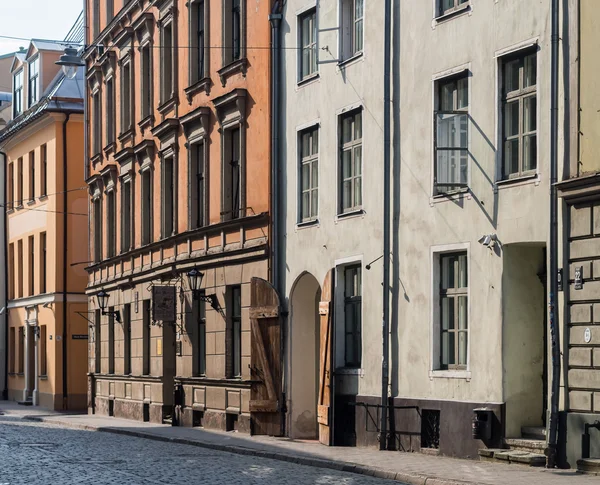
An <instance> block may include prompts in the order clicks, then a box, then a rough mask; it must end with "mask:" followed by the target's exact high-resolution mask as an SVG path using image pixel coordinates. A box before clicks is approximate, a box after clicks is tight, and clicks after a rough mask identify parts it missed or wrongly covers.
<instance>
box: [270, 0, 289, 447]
mask: <svg viewBox="0 0 600 485" xmlns="http://www.w3.org/2000/svg"><path fill="white" fill-rule="evenodd" d="M281 10H282V7H281V4H280V2H279V1H276V2H275V3H274V5H273V9H272V11H271V13H270V14H269V22H270V23H271V197H272V198H271V217H272V226H271V227H272V231H271V260H272V271H273V273H272V275H273V286H274V287H275V290H276V292H277V294H278V295H279V302H280V307H281V308H280V312H281V331H280V344H279V345H280V347H279V348H280V350H281V351H280V368H281V388H282V390H283V391H282V396H281V404H280V416H281V427H280V429H281V435H282V436H285V420H286V413H287V406H286V404H287V402H286V392H285V385H286V375H285V374H286V373H285V355H284V354H285V352H284V349H285V328H286V320H287V310H286V309H285V308H286V305H285V288H284V285H283V277H282V272H281V268H282V267H283V266H282V264H281V259H282V256H281V255H282V251H281V245H282V241H283V238H282V237H281V230H282V224H281V220H280V217H281V216H280V212H281V211H280V206H281V204H282V201H281V192H280V187H281V184H280V179H281V167H280V163H281V160H280V156H279V136H280V134H279V120H280V118H281V113H280V109H281V106H280V99H279V98H280V81H281V79H280V77H281V55H280V50H281V44H280V27H281V20H282V19H283V14H282V13H281Z"/></svg>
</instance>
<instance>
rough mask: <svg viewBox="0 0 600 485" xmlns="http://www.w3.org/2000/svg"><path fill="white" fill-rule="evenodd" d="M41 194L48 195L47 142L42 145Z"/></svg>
mask: <svg viewBox="0 0 600 485" xmlns="http://www.w3.org/2000/svg"><path fill="white" fill-rule="evenodd" d="M40 171H41V173H40V195H41V196H45V195H48V150H47V148H46V144H43V145H42V146H41V147H40Z"/></svg>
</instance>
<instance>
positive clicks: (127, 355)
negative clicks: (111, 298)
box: [123, 303, 131, 374]
mask: <svg viewBox="0 0 600 485" xmlns="http://www.w3.org/2000/svg"><path fill="white" fill-rule="evenodd" d="M123 374H131V305H130V304H129V303H127V304H126V305H124V306H123Z"/></svg>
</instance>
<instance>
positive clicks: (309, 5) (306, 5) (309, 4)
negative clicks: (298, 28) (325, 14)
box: [294, 0, 317, 17]
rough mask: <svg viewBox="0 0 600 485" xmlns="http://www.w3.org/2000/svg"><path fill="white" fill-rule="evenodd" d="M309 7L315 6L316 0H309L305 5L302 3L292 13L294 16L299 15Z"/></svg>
mask: <svg viewBox="0 0 600 485" xmlns="http://www.w3.org/2000/svg"><path fill="white" fill-rule="evenodd" d="M311 8H317V2H316V0H312V2H309V3H307V4H305V5H303V6H302V7H300V8H298V9H297V10H296V11H295V12H294V15H295V16H296V17H299V16H300V15H302V14H303V13H305V12H308V11H309V10H310V9H311Z"/></svg>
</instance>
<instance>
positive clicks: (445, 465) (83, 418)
mask: <svg viewBox="0 0 600 485" xmlns="http://www.w3.org/2000/svg"><path fill="white" fill-rule="evenodd" d="M0 411H1V412H3V413H4V414H5V415H8V416H18V417H21V418H23V419H27V420H32V421H43V422H45V423H51V424H56V425H59V426H65V427H70V428H76V429H84V430H90V431H103V432H109V433H118V434H125V435H131V436H137V437H142V438H149V439H155V440H161V441H171V442H174V443H184V444H188V445H193V446H201V447H205V448H212V449H217V450H222V451H228V452H231V453H237V454H244V455H253V456H258V457H263V458H271V459H275V460H282V461H290V462H294V463H299V464H304V465H309V466H316V467H322V468H331V469H336V470H343V471H347V472H352V473H359V474H364V475H370V476H376V477H380V478H389V479H393V480H397V481H399V482H402V483H406V484H409V485H465V484H477V485H500V484H502V485H506V484H510V485H537V484H540V485H541V484H544V485H554V484H569V485H571V484H575V485H579V484H582V485H584V484H595V485H600V477H593V476H587V475H579V474H577V473H575V472H574V471H573V470H546V469H543V468H529V467H525V466H520V465H504V464H494V463H486V462H479V461H473V460H460V459H454V458H446V457H436V456H429V455H424V454H421V453H401V452H396V451H383V452H382V451H378V450H374V449H369V448H340V447H327V446H322V445H320V444H318V443H316V442H306V441H292V440H290V439H287V438H270V437H263V436H255V437H250V436H248V435H244V434H238V433H225V432H220V431H206V430H203V429H199V428H183V427H172V426H169V425H158V424H151V423H143V422H139V421H130V420H125V419H118V418H110V417H100V416H94V415H87V414H62V413H57V412H52V411H47V410H44V409H40V408H35V407H24V406H19V405H18V404H16V403H14V402H7V401H0Z"/></svg>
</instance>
